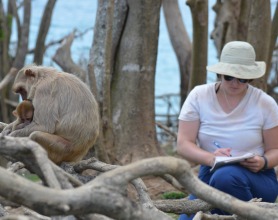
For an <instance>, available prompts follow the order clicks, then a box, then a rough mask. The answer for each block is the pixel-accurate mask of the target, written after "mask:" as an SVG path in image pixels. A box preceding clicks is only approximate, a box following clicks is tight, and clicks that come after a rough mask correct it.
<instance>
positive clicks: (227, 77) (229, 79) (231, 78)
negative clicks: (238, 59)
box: [224, 75, 251, 83]
mask: <svg viewBox="0 0 278 220" xmlns="http://www.w3.org/2000/svg"><path fill="white" fill-rule="evenodd" d="M224 79H225V80H226V81H232V80H233V79H237V80H238V81H239V82H240V83H248V82H250V81H251V80H250V79H239V78H235V77H233V76H227V75H224Z"/></svg>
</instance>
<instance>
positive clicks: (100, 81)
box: [89, 0, 127, 161]
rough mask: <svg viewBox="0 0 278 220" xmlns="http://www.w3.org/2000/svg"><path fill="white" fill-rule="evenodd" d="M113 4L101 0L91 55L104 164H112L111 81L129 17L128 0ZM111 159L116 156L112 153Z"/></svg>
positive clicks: (99, 146) (99, 153)
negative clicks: (126, 20)
mask: <svg viewBox="0 0 278 220" xmlns="http://www.w3.org/2000/svg"><path fill="white" fill-rule="evenodd" d="M111 4H112V2H111V1H106V0H99V1H98V10H97V16H96V23H95V31H94V40H93V46H92V50H91V54H90V64H89V70H90V71H91V72H90V74H89V78H90V82H93V81H94V77H95V79H96V80H95V81H96V90H95V94H96V97H97V100H98V103H99V111H100V117H101V120H100V123H101V124H100V134H99V137H98V141H97V144H96V145H95V150H96V154H97V157H98V158H99V159H100V160H102V161H110V159H111V158H110V159H109V158H108V157H107V152H111V151H112V148H113V143H114V134H113V129H112V126H113V125H112V113H111V79H112V75H113V66H114V64H115V61H114V60H115V54H116V48H117V47H118V45H119V40H120V36H121V34H122V30H123V28H124V22H125V19H126V15H127V3H126V1H117V2H115V5H114V4H113V5H114V6H113V8H114V9H112V7H111V6H110V5H111ZM110 156H113V157H112V159H113V158H114V155H113V154H111V155H110Z"/></svg>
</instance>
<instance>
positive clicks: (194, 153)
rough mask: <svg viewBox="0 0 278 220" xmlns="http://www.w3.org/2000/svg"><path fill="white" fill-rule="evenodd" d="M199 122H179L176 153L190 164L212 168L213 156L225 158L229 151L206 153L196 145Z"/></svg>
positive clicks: (218, 150) (221, 150)
mask: <svg viewBox="0 0 278 220" xmlns="http://www.w3.org/2000/svg"><path fill="white" fill-rule="evenodd" d="M199 127H200V121H199V120H197V121H182V120H180V121H179V130H178V140H177V151H178V154H180V155H181V156H182V157H184V158H185V159H186V160H189V161H191V162H195V163H198V164H202V165H207V166H212V165H213V163H214V159H215V155H217V156H227V155H229V151H230V149H227V148H225V149H224V148H222V149H217V150H216V151H215V152H214V153H210V152H207V151H205V150H203V149H201V148H200V147H198V146H197V145H196V139H197V135H198V132H199Z"/></svg>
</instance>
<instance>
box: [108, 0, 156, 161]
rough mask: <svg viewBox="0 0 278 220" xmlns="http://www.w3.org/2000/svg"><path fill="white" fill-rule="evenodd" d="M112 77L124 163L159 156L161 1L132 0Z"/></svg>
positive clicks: (115, 125) (117, 150) (115, 118)
mask: <svg viewBox="0 0 278 220" xmlns="http://www.w3.org/2000/svg"><path fill="white" fill-rule="evenodd" d="M127 2H128V8H129V11H128V16H127V20H126V23H125V29H124V31H123V33H122V37H121V41H120V45H119V49H118V53H117V56H116V65H115V72H114V74H113V79H112V90H111V94H112V115H113V131H114V134H116V135H115V142H114V143H115V146H114V147H115V148H114V149H113V153H112V154H113V155H115V157H116V158H117V159H118V160H119V161H121V162H122V163H124V164H125V163H129V162H131V161H136V160H139V159H142V158H145V157H152V156H157V155H158V154H159V151H158V143H157V139H156V138H157V137H156V130H155V113H154V109H155V106H154V78H155V68H156V58H157V47H158V32H159V31H158V28H159V16H160V6H161V1H159V0H157V1H152V0H129V1H127Z"/></svg>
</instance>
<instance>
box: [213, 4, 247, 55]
mask: <svg viewBox="0 0 278 220" xmlns="http://www.w3.org/2000/svg"><path fill="white" fill-rule="evenodd" d="M247 1H248V0H246V2H245V4H242V5H244V6H245V10H247V11H248V9H247V6H248V4H247ZM213 10H214V11H215V13H216V18H215V23H214V30H213V32H212V33H211V38H212V39H213V40H214V44H215V46H216V49H217V54H218V56H220V53H221V51H222V48H223V47H224V45H225V44H226V43H228V42H230V41H234V40H238V31H239V30H241V31H244V30H242V28H244V27H245V25H246V23H244V22H243V21H242V19H244V18H246V17H245V16H246V13H247V12H244V13H243V14H242V15H241V16H240V12H241V10H240V0H224V1H217V3H216V4H215V5H214V6H213ZM247 14H248V13H247ZM239 22H241V23H240V25H239V24H238V23H239ZM245 32H246V30H245ZM240 35H242V36H245V35H246V34H245V33H244V32H242V33H241V34H240Z"/></svg>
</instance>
